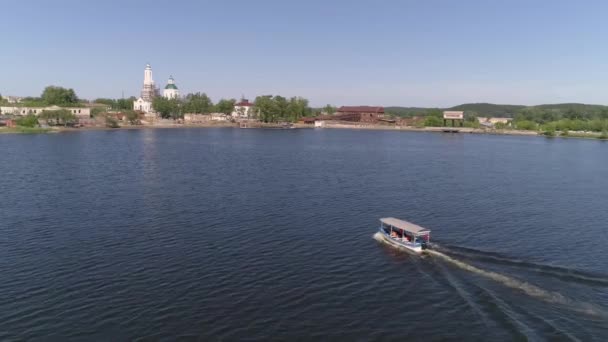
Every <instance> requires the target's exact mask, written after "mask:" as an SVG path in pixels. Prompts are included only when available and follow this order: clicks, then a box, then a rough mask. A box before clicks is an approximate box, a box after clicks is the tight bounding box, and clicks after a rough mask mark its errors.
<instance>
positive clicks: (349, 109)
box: [332, 106, 384, 122]
mask: <svg viewBox="0 0 608 342" xmlns="http://www.w3.org/2000/svg"><path fill="white" fill-rule="evenodd" d="M332 117H334V119H333V120H341V121H357V122H377V121H378V119H380V118H382V117H384V107H373V106H342V107H340V108H338V110H337V111H336V114H334V115H332Z"/></svg>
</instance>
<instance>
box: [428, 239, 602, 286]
mask: <svg viewBox="0 0 608 342" xmlns="http://www.w3.org/2000/svg"><path fill="white" fill-rule="evenodd" d="M432 247H433V249H434V250H436V251H441V252H445V253H447V254H450V255H456V256H458V257H460V258H465V259H470V260H478V261H483V262H489V263H492V264H498V265H506V266H512V267H517V268H522V269H527V270H531V271H534V272H537V273H540V274H543V275H548V276H552V277H555V278H559V279H561V280H565V281H571V282H576V283H585V284H592V285H602V286H608V276H605V275H600V274H593V273H588V272H581V271H576V270H572V269H569V268H565V267H558V266H550V265H543V264H536V263H531V262H527V261H523V260H517V259H511V258H507V257H505V256H502V255H500V254H497V253H492V252H485V251H480V250H476V249H471V248H466V247H457V246H444V245H440V244H438V243H433V245H432Z"/></svg>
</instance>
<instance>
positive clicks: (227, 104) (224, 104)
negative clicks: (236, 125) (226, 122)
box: [215, 99, 236, 115]
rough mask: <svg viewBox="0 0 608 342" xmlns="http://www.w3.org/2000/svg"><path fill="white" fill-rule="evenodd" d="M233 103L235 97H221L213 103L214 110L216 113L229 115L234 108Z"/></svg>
mask: <svg viewBox="0 0 608 342" xmlns="http://www.w3.org/2000/svg"><path fill="white" fill-rule="evenodd" d="M235 103H236V100H235V99H230V100H226V99H221V100H220V101H219V102H218V103H217V104H216V105H215V111H216V112H218V113H224V114H226V115H230V114H231V113H232V111H233V110H234V104H235Z"/></svg>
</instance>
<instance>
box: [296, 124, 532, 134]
mask: <svg viewBox="0 0 608 342" xmlns="http://www.w3.org/2000/svg"><path fill="white" fill-rule="evenodd" d="M295 127H296V128H311V126H310V125H303V124H297V125H295ZM321 128H329V129H362V130H365V129H368V130H387V131H407V132H435V133H446V130H449V131H452V133H469V134H493V135H527V136H538V135H539V133H538V132H536V131H523V130H496V129H492V130H490V129H482V128H470V127H413V126H389V125H370V124H359V123H348V124H346V123H327V122H326V123H325V124H324V125H323V126H322V127H321Z"/></svg>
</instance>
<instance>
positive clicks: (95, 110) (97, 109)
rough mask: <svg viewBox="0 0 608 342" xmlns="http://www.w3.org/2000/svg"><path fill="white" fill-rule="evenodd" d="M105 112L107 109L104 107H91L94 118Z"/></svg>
mask: <svg viewBox="0 0 608 342" xmlns="http://www.w3.org/2000/svg"><path fill="white" fill-rule="evenodd" d="M105 112H106V109H105V108H103V107H93V108H91V117H93V118H94V117H96V116H99V115H100V114H103V113H105Z"/></svg>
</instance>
